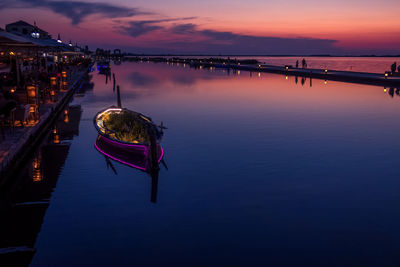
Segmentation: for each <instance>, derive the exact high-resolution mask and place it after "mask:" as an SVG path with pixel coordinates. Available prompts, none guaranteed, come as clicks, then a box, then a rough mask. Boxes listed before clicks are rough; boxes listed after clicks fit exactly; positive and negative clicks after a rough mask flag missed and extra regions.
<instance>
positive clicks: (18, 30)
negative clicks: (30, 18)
mask: <svg viewBox="0 0 400 267" xmlns="http://www.w3.org/2000/svg"><path fill="white" fill-rule="evenodd" d="M6 31H7V32H10V33H13V34H17V35H22V36H27V37H28V36H29V37H34V38H37V39H51V35H50V34H49V33H48V32H46V31H45V30H42V29H40V28H39V27H37V26H36V23H34V25H32V24H29V23H28V22H25V21H23V20H19V21H16V22H13V23H10V24H7V25H6Z"/></svg>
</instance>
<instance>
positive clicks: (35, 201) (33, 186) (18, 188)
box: [0, 105, 82, 266]
mask: <svg viewBox="0 0 400 267" xmlns="http://www.w3.org/2000/svg"><path fill="white" fill-rule="evenodd" d="M81 114H82V109H81V106H79V105H75V106H69V107H67V108H66V109H65V111H64V112H63V113H62V114H61V116H60V117H59V118H58V120H57V121H56V123H55V125H54V128H53V130H52V131H50V133H48V134H47V136H46V137H45V139H44V141H43V142H42V143H41V144H40V146H39V148H38V149H36V151H35V153H34V156H33V157H32V158H31V159H30V160H29V162H28V163H27V164H26V165H25V166H26V167H25V168H24V169H22V170H21V171H20V173H19V174H16V175H15V176H14V177H12V179H10V180H11V183H10V184H9V185H6V186H5V187H3V188H1V191H0V192H1V197H0V214H1V216H0V217H1V220H0V237H1V238H0V263H2V262H3V263H5V262H9V263H11V262H12V266H28V265H29V263H30V261H31V260H32V258H33V255H34V254H35V243H36V238H37V235H38V233H39V231H40V229H41V226H42V223H43V218H44V216H45V214H46V210H47V208H48V207H49V204H50V202H49V201H50V198H51V195H52V192H53V190H54V188H55V187H56V184H57V181H58V177H59V174H60V172H61V170H62V168H63V165H64V162H65V160H66V158H67V155H68V152H69V149H70V143H69V142H66V141H68V140H72V139H73V137H74V136H78V135H79V122H80V119H81ZM66 118H68V119H66ZM0 265H1V266H7V265H2V264H0Z"/></svg>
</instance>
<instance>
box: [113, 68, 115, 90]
mask: <svg viewBox="0 0 400 267" xmlns="http://www.w3.org/2000/svg"><path fill="white" fill-rule="evenodd" d="M113 92H115V73H113Z"/></svg>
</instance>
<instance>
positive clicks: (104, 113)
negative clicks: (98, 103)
mask: <svg viewBox="0 0 400 267" xmlns="http://www.w3.org/2000/svg"><path fill="white" fill-rule="evenodd" d="M93 123H94V127H95V128H96V130H97V131H98V133H99V134H100V135H102V136H103V137H105V138H107V139H109V140H111V141H114V142H116V143H121V144H128V145H132V144H134V145H142V146H150V145H151V142H155V143H157V144H158V143H159V142H160V141H161V138H162V136H163V132H162V129H163V127H162V126H161V127H160V126H157V125H155V124H154V123H153V122H152V120H151V118H149V117H147V116H145V115H143V114H141V113H138V112H135V111H131V110H129V109H126V108H118V107H114V106H111V107H109V108H106V109H104V110H101V111H100V112H98V113H97V114H96V115H95V116H94V119H93Z"/></svg>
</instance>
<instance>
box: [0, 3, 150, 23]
mask: <svg viewBox="0 0 400 267" xmlns="http://www.w3.org/2000/svg"><path fill="white" fill-rule="evenodd" d="M6 1H7V0H6ZM0 7H2V8H6V7H7V8H10V7H12V8H46V9H50V10H52V11H53V12H55V13H58V14H61V15H63V16H65V17H68V18H69V19H71V21H72V24H74V25H76V24H79V23H81V22H82V21H83V20H84V19H85V18H86V17H88V16H90V15H100V16H102V17H107V18H117V17H131V16H135V15H139V14H144V13H142V12H140V11H139V10H138V9H137V8H127V7H122V6H117V5H112V4H107V3H100V2H83V1H68V2H67V1H50V0H12V1H10V0H8V1H7V5H5V4H4V5H2V6H0Z"/></svg>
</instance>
